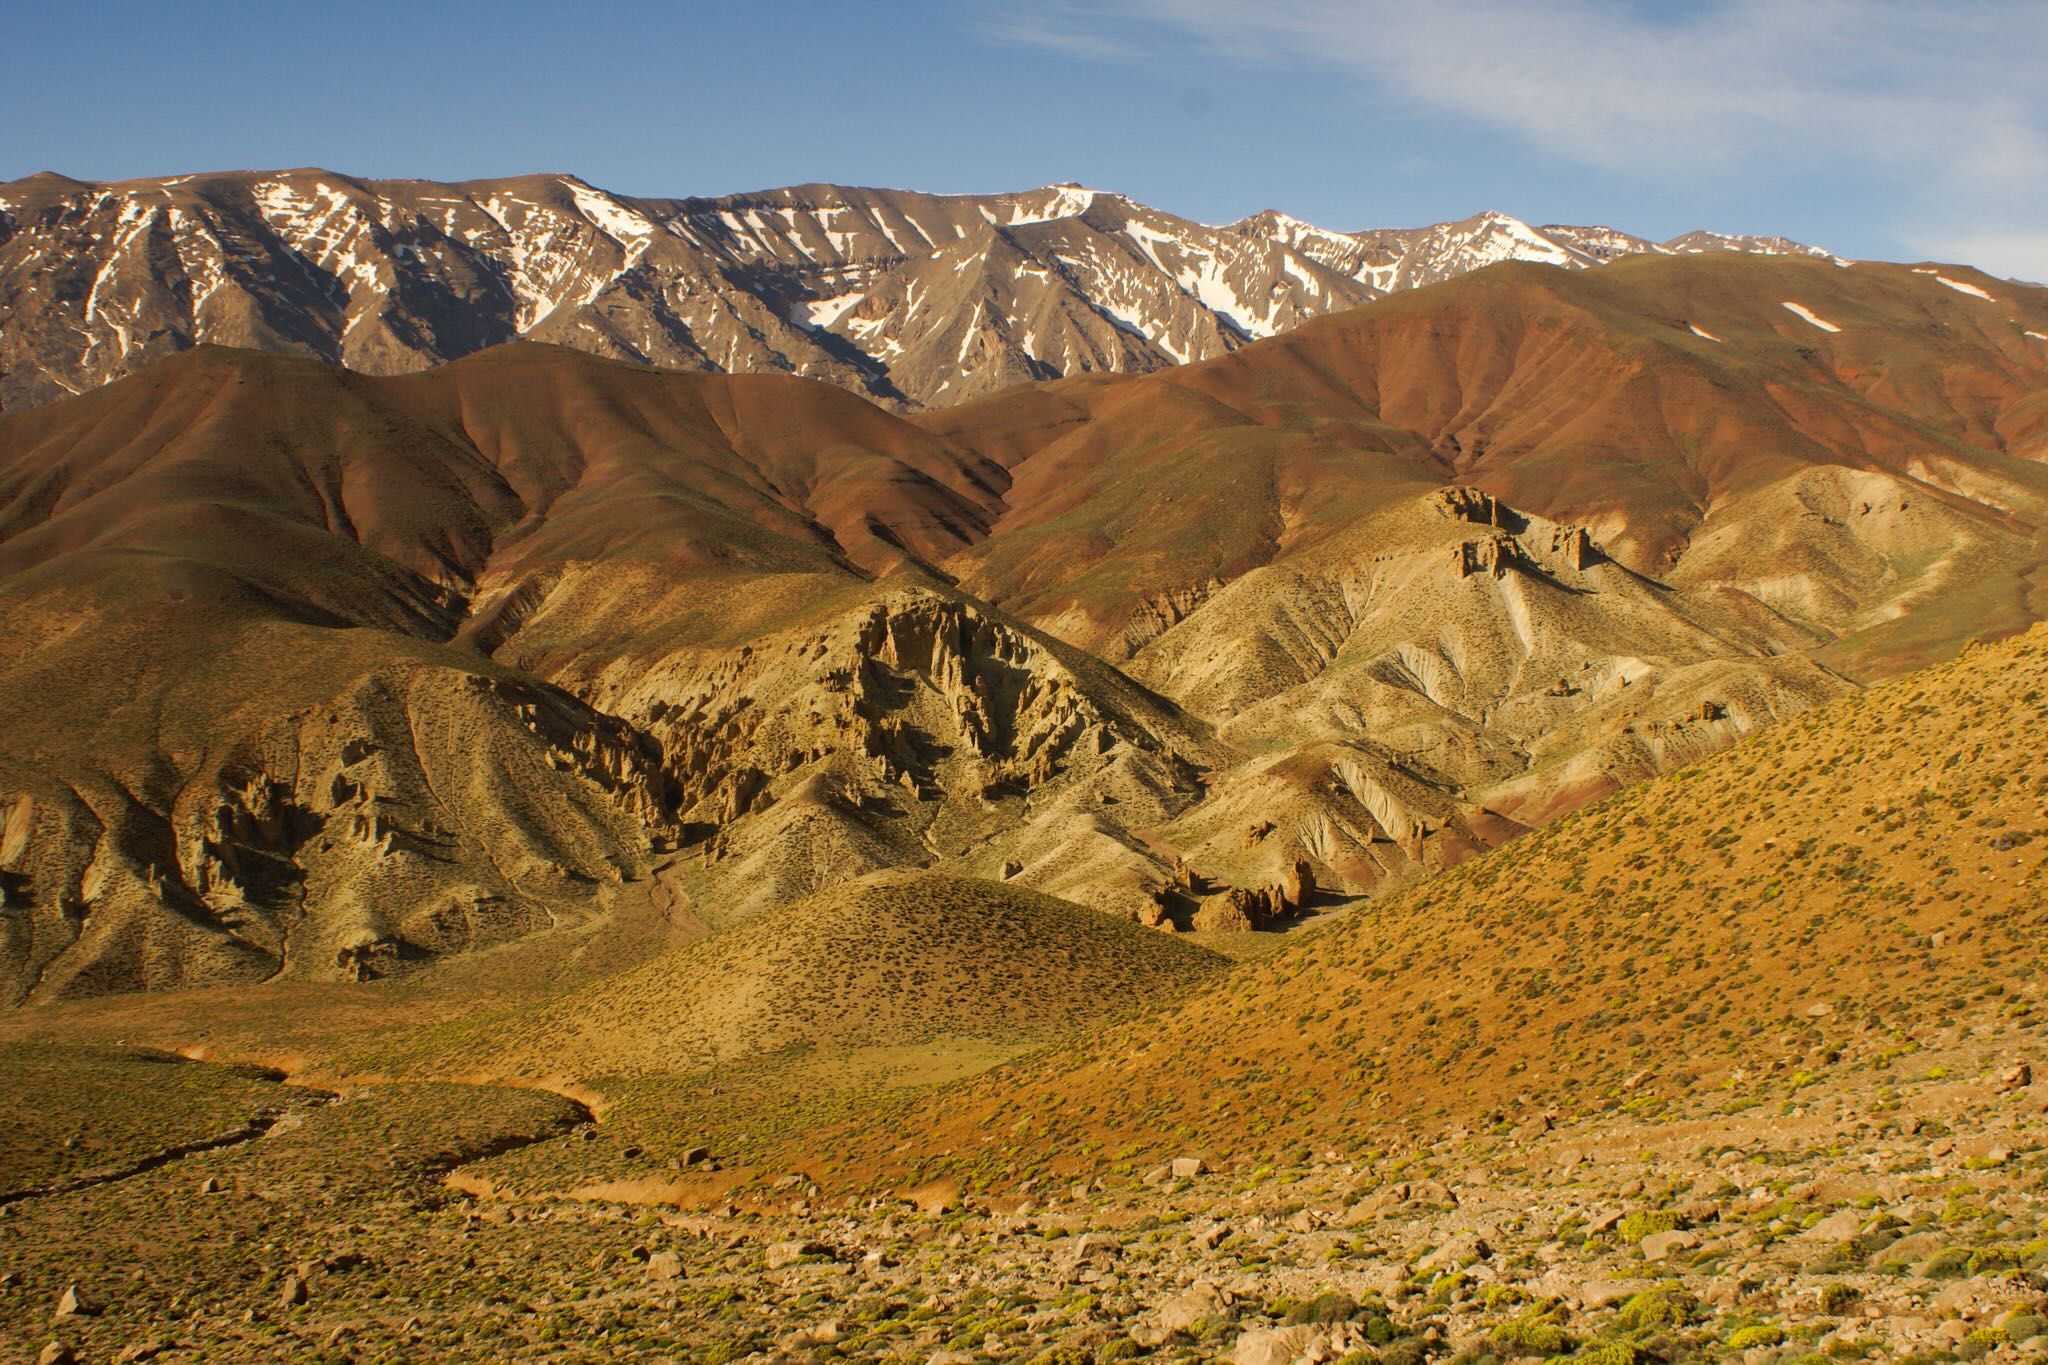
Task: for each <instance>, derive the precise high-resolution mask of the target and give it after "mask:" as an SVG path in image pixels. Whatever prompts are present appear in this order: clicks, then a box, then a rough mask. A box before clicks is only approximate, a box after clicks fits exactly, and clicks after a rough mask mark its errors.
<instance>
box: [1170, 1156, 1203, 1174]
mask: <svg viewBox="0 0 2048 1365" xmlns="http://www.w3.org/2000/svg"><path fill="white" fill-rule="evenodd" d="M1208 1169H1209V1167H1208V1166H1207V1165H1206V1164H1205V1163H1204V1162H1203V1161H1202V1158H1200V1157H1198V1156H1177V1157H1175V1158H1174V1159H1173V1178H1174V1179H1175V1180H1193V1179H1194V1178H1195V1177H1196V1176H1198V1175H1202V1174H1204V1173H1205V1172H1207V1171H1208Z"/></svg>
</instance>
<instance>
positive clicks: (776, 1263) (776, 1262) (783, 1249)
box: [768, 1241, 832, 1270]
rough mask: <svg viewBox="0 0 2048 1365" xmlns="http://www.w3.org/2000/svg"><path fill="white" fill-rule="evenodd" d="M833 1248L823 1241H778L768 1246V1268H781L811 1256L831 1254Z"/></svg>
mask: <svg viewBox="0 0 2048 1365" xmlns="http://www.w3.org/2000/svg"><path fill="white" fill-rule="evenodd" d="M831 1254H832V1248H831V1247H828V1246H826V1245H825V1244H824V1243H823V1242H810V1241H804V1242H776V1243H774V1244H773V1245H771V1246H770V1247H769V1248H768V1268H769V1269H770V1270H781V1269H784V1268H785V1267H788V1266H793V1265H795V1264H796V1263H797V1262H798V1261H801V1260H803V1259H804V1258H806V1257H809V1256H830V1255H831Z"/></svg>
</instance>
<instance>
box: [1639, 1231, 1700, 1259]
mask: <svg viewBox="0 0 2048 1365" xmlns="http://www.w3.org/2000/svg"><path fill="white" fill-rule="evenodd" d="M1699 1244H1700V1239H1699V1236H1698V1234H1697V1233H1691V1232H1687V1231H1686V1230H1685V1229H1684V1228H1674V1229H1672V1230H1671V1231H1670V1232H1653V1233H1651V1234H1650V1235H1649V1236H1647V1237H1645V1238H1643V1240H1642V1243H1641V1246H1642V1250H1643V1259H1644V1260H1646V1261H1662V1260H1665V1259H1667V1258H1668V1257H1669V1256H1670V1255H1671V1254H1672V1253H1673V1252H1675V1251H1691V1250H1693V1249H1694V1248H1695V1247H1697V1246H1698V1245H1699Z"/></svg>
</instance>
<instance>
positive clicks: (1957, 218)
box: [1012, 0, 2048, 259]
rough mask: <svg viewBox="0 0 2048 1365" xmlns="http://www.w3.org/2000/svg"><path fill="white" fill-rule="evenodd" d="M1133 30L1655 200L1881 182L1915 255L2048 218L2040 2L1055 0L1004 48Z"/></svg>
mask: <svg viewBox="0 0 2048 1365" xmlns="http://www.w3.org/2000/svg"><path fill="white" fill-rule="evenodd" d="M1134 24H1136V25H1137V26H1139V27H1142V28H1148V29H1150V30H1151V32H1152V33H1153V34H1154V35H1155V37H1156V36H1158V35H1162V34H1163V35H1178V37H1179V38H1180V40H1181V41H1182V42H1183V43H1189V42H1191V43H1193V44H1196V45H1198V46H1200V47H1202V48H1205V49H1207V50H1208V51H1209V53H1210V54H1211V55H1212V56H1214V57H1217V58H1219V59H1229V60H1238V61H1256V62H1261V63H1276V64H1280V65H1283V66H1285V65H1301V66H1312V67H1321V68H1326V69H1332V70H1336V71H1339V72H1343V73H1349V74H1352V75H1356V76H1357V77H1358V78H1359V79H1360V82H1361V84H1362V86H1364V87H1365V88H1368V89H1370V90H1371V91H1373V92H1374V93H1376V94H1377V95H1378V96H1380V97H1382V98H1391V99H1393V100H1395V101H1397V102H1398V103H1400V104H1401V105H1403V106H1404V107H1409V108H1413V109H1416V110H1418V111H1427V112H1435V113H1440V114H1446V115H1451V116H1454V117H1457V118H1459V119H1461V120H1465V121H1468V122H1470V123H1473V124H1477V125H1481V126H1486V127H1491V128H1494V129H1497V130H1500V131H1504V132H1506V133H1509V134H1511V135H1513V136H1516V137H1519V138H1521V139H1523V140H1525V141H1527V142H1528V143H1529V144H1531V145H1533V146H1535V147H1538V148H1540V149H1542V150H1543V151H1544V152H1546V153H1548V154H1550V155H1555V156H1560V157H1564V158H1568V159H1572V160H1576V161H1579V162H1581V163H1583V164H1587V165H1591V166H1595V167H1598V168H1600V169H1602V170H1605V171H1608V172H1612V173H1618V174H1622V175H1626V176H1629V177H1633V178H1637V179H1640V180H1642V181H1643V182H1645V183H1646V184H1648V185H1653V186H1654V185H1655V184H1658V183H1671V182H1673V181H1678V180H1685V179H1692V178H1696V177H1703V176H1704V177H1729V178H1731V179H1732V178H1735V177H1746V176H1754V175H1759V174H1770V175H1782V174H1785V173H1788V172H1790V173H1793V174H1797V173H1799V172H1801V171H1810V172H1825V173H1827V174H1829V175H1841V174H1843V173H1847V174H1850V175H1854V176H1858V177H1866V178H1873V179H1875V180H1877V181H1880V182H1882V183H1885V184H1887V185H1892V186H1896V187H1897V188H1898V190H1899V194H1900V199H1899V203H1900V210H1901V217H1902V219H1903V220H1905V221H1902V222H1900V223H1898V224H1896V225H1894V226H1895V229H1896V231H1897V232H1898V233H1899V235H1900V236H1901V237H1902V239H1904V238H1910V239H1913V240H1918V241H1928V240H1933V241H1954V242H1956V243H1958V244H1964V243H1968V242H1971V241H1978V242H1990V241H1992V240H1994V239H1995V238H1997V237H1998V236H1999V235H2000V234H2004V233H2007V232H2008V231H2011V232H2018V231H2019V230H2020V229H2021V228H2022V227H2023V226H2024V225H2026V224H2027V222H2028V221H2029V220H2031V222H2035V223H2038V222H2041V221H2044V218H2043V216H2042V215H2039V214H2037V213H2036V212H2035V210H2037V209H2044V208H2048V189H2044V186H2048V96H2044V93H2043V90H2044V84H2043V82H2042V81H2041V79H2040V73H2041V70H2042V69H2043V63H2042V61H2041V60H2040V59H2041V58H2043V57H2048V4H2041V3H2039V0H1952V2H1951V3H1945V4H1928V3H1925V0H1794V2H1789V3H1788V0H1706V2H1705V3H1702V4H1699V5H1695V6H1691V7H1689V8H1687V9H1686V10H1684V11H1683V12H1681V13H1680V14H1678V15H1677V17H1673V15H1672V11H1671V10H1670V8H1669V7H1668V6H1667V7H1665V8H1664V9H1663V10H1662V11H1656V10H1655V9H1654V7H1652V6H1648V5H1645V4H1642V3H1626V2H1625V0H1549V3H1544V4H1531V3H1528V2H1527V0H1431V2H1430V3H1426V4H1418V3H1415V0H1258V3H1255V4H1248V3H1245V0H1121V2H1120V3H1116V4H1114V5H1111V4H1108V3H1096V2H1091V0H1063V2H1062V0H1051V2H1050V3H1044V4H1041V5H1039V6H1036V7H1034V12H1033V19H1032V21H1031V26H1030V28H1029V29H1019V30H1017V31H1016V32H1015V33H1014V34H1013V35H1012V36H1013V37H1014V38H1015V39H1016V40H1018V41H1041V42H1044V43H1047V44H1050V43H1051V42H1053V41H1064V42H1067V43H1069V44H1073V43H1079V42H1082V41H1097V42H1101V43H1104V44H1107V45H1112V46H1117V47H1127V46H1130V45H1131V37H1130V35H1131V33H1132V32H1133V25H1134ZM1033 33H1036V34H1037V35H1039V37H1038V38H1037V39H1034V38H1033V37H1032V34H1033ZM1056 36H1057V37H1056ZM1987 259H1988V258H1987Z"/></svg>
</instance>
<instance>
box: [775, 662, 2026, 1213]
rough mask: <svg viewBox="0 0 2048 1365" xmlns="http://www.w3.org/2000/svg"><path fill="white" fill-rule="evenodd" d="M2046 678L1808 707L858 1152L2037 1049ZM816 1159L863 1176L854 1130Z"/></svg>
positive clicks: (1430, 1118)
mask: <svg viewBox="0 0 2048 1365" xmlns="http://www.w3.org/2000/svg"><path fill="white" fill-rule="evenodd" d="M2044 682H2048V625H2037V626H2035V627H2034V628H2033V629H2032V630H2030V631H2029V632H2027V633H2026V634H2025V635H2023V636H2019V637H2016V638H2013V639H2010V640H2007V641H2005V642H2002V643H2000V644H1996V645H1980V646H1976V647H1974V648H1972V649H1970V650H1968V651H1966V652H1965V653H1964V654H1963V655H1962V656H1961V657H1960V658H1958V659H1957V660H1955V661H1954V662H1952V663H1949V664H1946V665H1942V666H1940V667H1937V668H1934V669H1930V670H1926V671H1924V672H1921V673H1916V674H1912V675H1909V676H1907V677H1905V678H1901V679H1898V680H1896V681H1893V682H1889V683H1885V684H1882V685H1880V686H1878V687H1875V688H1872V689H1870V690H1869V691H1867V692H1864V693H1860V694H1858V695H1855V696H1851V697H1845V698H1843V699H1841V700H1839V701H1836V702H1834V703H1832V704H1830V705H1828V706H1826V707H1822V708H1819V709H1816V710H1813V711H1810V712H1808V713H1807V714H1805V715H1802V716H1800V717H1798V718H1797V719H1794V720H1790V721H1786V722H1784V723H1781V724H1779V725H1777V726H1774V727H1773V728H1771V729H1770V730H1768V731H1765V732H1764V733H1762V734H1761V735H1759V736H1757V737H1756V738H1754V739H1752V740H1751V741H1749V742H1748V743H1746V744H1744V745H1742V746H1740V747H1739V748H1735V749H1732V750H1729V751H1727V752H1723V753H1720V754H1717V755H1714V756H1713V757H1711V758H1708V759H1706V760H1704V761H1702V762H1700V763H1697V764H1694V765H1692V766H1689V767H1686V768H1684V769H1682V770H1680V771H1677V772H1674V773H1670V774H1667V775H1665V776H1663V777H1661V778H1658V779H1655V780H1653V781H1649V782H1645V783H1642V784H1640V785H1638V786H1635V787H1633V788H1631V789H1630V790H1628V791H1626V792H1623V793H1621V794H1620V795H1618V796H1615V797H1613V798H1610V799H1609V800H1607V801H1605V802H1603V803H1601V804H1599V805H1598V806H1595V807H1593V808H1590V809H1587V810H1583V811H1580V812H1579V813H1577V814H1575V815H1573V816H1571V817H1569V818H1567V819H1564V820H1561V821H1559V822H1558V823H1556V824H1554V825H1552V826H1550V827H1549V828H1547V829H1544V830H1542V831H1539V832H1537V833H1535V834H1532V835H1530V836H1528V837H1527V838H1525V839H1522V840H1520V841H1518V842H1516V843H1515V844H1512V845H1510V846H1509V847H1507V848H1504V849H1501V850H1497V851H1496V852H1494V853H1492V854H1489V855H1488V856H1486V857H1484V858H1481V859H1477V860H1474V861H1472V862H1469V863H1467V864H1465V865H1464V866H1462V867H1460V868H1458V869H1457V870H1455V871H1453V872H1450V873H1447V874H1445V875H1443V876H1441V877H1438V878H1435V879H1433V880H1431V881H1429V882H1427V883H1424V884H1422V885H1420V886H1417V887H1413V888H1410V889H1407V890H1404V891H1401V892H1398V893H1396V894H1393V895H1390V896H1387V897H1384V898H1382V899H1379V900H1376V901H1374V902H1373V903H1371V904H1370V905H1369V906H1368V907H1366V908H1364V909H1361V910H1359V911H1357V912H1355V913H1354V914H1352V915H1350V916H1349V917H1348V918H1346V919H1345V920H1344V921H1343V922H1341V923H1340V924H1337V925H1335V926H1334V927H1332V928H1330V929H1328V930H1326V931H1324V932H1321V933H1317V934H1314V935H1313V936H1310V937H1309V938H1307V939H1306V940H1305V941H1304V942H1302V943H1301V944H1300V945H1299V946H1298V947H1295V948H1292V949H1290V950H1286V951H1283V952H1281V953H1278V954H1276V955H1274V956H1273V957H1270V958H1268V959H1266V960H1264V961H1261V962H1257V963H1253V964H1249V965H1246V966H1243V967H1240V968H1238V969H1237V971H1236V973H1235V975H1234V976H1233V977H1232V978H1229V979H1227V980H1225V981H1223V982H1220V983H1218V984H1217V986H1216V987H1214V988H1212V989H1207V990H1204V991H1202V992H1200V993H1199V994H1197V995H1194V996H1191V997H1189V999H1188V1000H1187V1001H1186V1002H1185V1003H1184V1004H1183V1005H1181V1006H1180V1007H1179V1008H1178V1009H1176V1010H1173V1011H1171V1012H1169V1013H1167V1014H1164V1015H1161V1016H1156V1017H1147V1018H1144V1019H1141V1020H1139V1021H1136V1022H1134V1023H1132V1024H1129V1025H1127V1026H1120V1027H1119V1028H1118V1029H1116V1030H1112V1031H1108V1032H1105V1033H1103V1034H1100V1035H1098V1036H1096V1037H1094V1038H1091V1039H1089V1040H1086V1041H1084V1042H1082V1043H1079V1044H1076V1045H1075V1046H1074V1047H1073V1048H1072V1049H1071V1050H1059V1051H1055V1052H1053V1053H1049V1054H1047V1055H1046V1056H1044V1057H1042V1058H1039V1059H1034V1060H1032V1061H1030V1062H1026V1063H1020V1064H1018V1065H1017V1066H1015V1067H1012V1068H1007V1069H1001V1070H998V1071H995V1072H992V1073H990V1074H989V1075H988V1076H987V1077H986V1078H983V1079H982V1080H979V1081H976V1082H974V1083H973V1084H972V1085H971V1086H970V1087H968V1088H966V1089H965V1090H962V1089H954V1090H951V1091H947V1092H945V1093H944V1094H943V1095H942V1096H940V1097H938V1098H936V1099H935V1100H934V1101H933V1102H932V1103H930V1104H929V1105H927V1106H926V1107H925V1108H924V1109H923V1110H922V1111H921V1112H917V1113H913V1114H910V1115H907V1116H902V1117H900V1118H898V1119H895V1120H892V1123H891V1125H889V1126H888V1127H886V1128H880V1129H877V1130H875V1131H871V1132H869V1133H867V1134H866V1135H865V1136H864V1137H863V1138H862V1139H861V1140H862V1141H865V1142H867V1143H868V1144H870V1145H869V1146H868V1148H867V1149H866V1153H865V1155H866V1157H867V1159H868V1160H870V1161H873V1160H878V1159H885V1158H886V1156H887V1154H889V1153H890V1152H892V1151H893V1150H894V1149H895V1142H896V1139H895V1138H894V1136H893V1134H894V1133H895V1132H896V1131H899V1126H898V1125H900V1130H907V1131H914V1132H920V1133H925V1134H928V1135H929V1136H928V1138H927V1139H926V1141H925V1142H924V1143H923V1144H922V1148H921V1150H922V1151H924V1152H927V1153H928V1152H932V1151H949V1152H950V1153H951V1154H952V1159H951V1161H950V1162H947V1163H939V1162H936V1161H934V1162H930V1163H928V1165H929V1166H932V1167H935V1166H937V1165H939V1164H949V1165H951V1166H952V1167H953V1168H954V1169H955V1170H956V1171H957V1172H960V1173H966V1172H973V1173H975V1174H976V1175H977V1176H978V1177H979V1178H980V1179H983V1180H988V1181H990V1182H991V1183H993V1182H994V1180H995V1177H996V1173H997V1172H1015V1171H1018V1170H1035V1169H1043V1165H1042V1163H1046V1162H1048V1161H1051V1160H1052V1159H1054V1158H1055V1156H1056V1155H1059V1154H1072V1153H1075V1152H1083V1151H1093V1150H1096V1149H1097V1148H1098V1146H1099V1145H1100V1144H1103V1143H1105V1142H1114V1143H1116V1144H1118V1145H1119V1147H1120V1150H1121V1152H1122V1155H1123V1156H1124V1157H1125V1158H1127V1159H1130V1160H1133V1161H1142V1160H1144V1159H1146V1158H1147V1157H1148V1156H1149V1157H1150V1158H1151V1159H1153V1160H1163V1159H1165V1158H1166V1157H1170V1156H1173V1155H1175V1154H1179V1153H1184V1152H1187V1151H1196V1152H1200V1153H1204V1154H1206V1155H1207V1156H1208V1157H1209V1158H1210V1160H1211V1161H1212V1162H1214V1161H1221V1160H1223V1159H1225V1158H1228V1157H1231V1156H1234V1155H1238V1154H1241V1153H1243V1152H1244V1151H1245V1150H1246V1149H1247V1148H1250V1149H1253V1150H1259V1149H1270V1148H1272V1147H1274V1146H1276V1145H1280V1144H1289V1143H1297V1142H1298V1143H1301V1144H1304V1146H1303V1150H1311V1149H1313V1150H1321V1149H1323V1148H1326V1147H1336V1148H1340V1149H1343V1150H1360V1149H1366V1148H1372V1147H1376V1146H1378V1145H1379V1137H1380V1135H1382V1134H1384V1133H1386V1132H1388V1131H1392V1130H1397V1129H1398V1130H1402V1131H1406V1132H1409V1133H1416V1132H1426V1131H1430V1130H1432V1129H1434V1130H1435V1131H1437V1132H1440V1133H1441V1132H1447V1131H1449V1130H1452V1129H1458V1130H1462V1131H1463V1132H1465V1133H1468V1134H1469V1133H1470V1132H1473V1131H1482V1132H1483V1131H1486V1130H1488V1129H1493V1130H1495V1131H1497V1132H1505V1131H1506V1130H1507V1129H1508V1128H1510V1127H1518V1126H1521V1127H1523V1128H1524V1134H1523V1135H1524V1136H1527V1135H1528V1134H1531V1133H1541V1132H1543V1131H1546V1130H1547V1129H1548V1127H1549V1126H1550V1125H1551V1124H1553V1123H1555V1122H1558V1121H1562V1120H1564V1119H1568V1118H1573V1119H1583V1118H1587V1117H1590V1116H1595V1115H1598V1114H1601V1113H1603V1112H1611V1111H1615V1110H1617V1109H1620V1110H1626V1111H1629V1112H1645V1113H1651V1114H1654V1113H1656V1112H1657V1111H1658V1110H1659V1109H1660V1108H1662V1107H1663V1106H1664V1105H1666V1104H1669V1103H1673V1102H1677V1101H1681V1100H1683V1099H1685V1098H1687V1097H1690V1096H1692V1095H1695V1094H1700V1093H1711V1092H1714V1091H1719V1092H1721V1093H1722V1094H1723V1095H1724V1096H1726V1098H1727V1102H1728V1107H1729V1109H1730V1110H1731V1111H1735V1112H1739V1111H1740V1110H1741V1109H1742V1108H1744V1107H1746V1106H1745V1104H1744V1100H1745V1097H1749V1096H1756V1097H1758V1099H1760V1098H1761V1097H1762V1096H1764V1095H1766V1094H1771V1093H1774V1091H1775V1088H1776V1086H1777V1085H1778V1078H1782V1077H1784V1076H1787V1075H1789V1074H1790V1073H1792V1072H1794V1071H1798V1072H1800V1073H1801V1075H1803V1076H1805V1078H1806V1079H1805V1080H1804V1081H1801V1080H1800V1079H1799V1078H1798V1077H1793V1079H1792V1089H1793V1090H1794V1091H1796V1090H1797V1089H1798V1088H1799V1087H1800V1086H1801V1085H1802V1084H1812V1083H1814V1081H1815V1080H1816V1078H1818V1077H1820V1076H1825V1075H1827V1074H1828V1073H1829V1070H1830V1068H1833V1067H1835V1066H1837V1065H1839V1064H1844V1063H1846V1062H1847V1061H1850V1060H1856V1061H1861V1062H1863V1063H1864V1064H1866V1065H1867V1064H1869V1063H1870V1062H1872V1061H1873V1060H1875V1059H1877V1057H1878V1054H1879V1053H1880V1052H1881V1051H1882V1050H1883V1049H1885V1048H1886V1047H1887V1046H1897V1045H1900V1044H1902V1043H1904V1044H1905V1050H1907V1051H1910V1050H1911V1046H1912V1045H1911V1043H1910V1042H1908V1041H1907V1040H1910V1039H1915V1038H1925V1037H1931V1036H1933V1035H1934V1034H1935V1033H1937V1032H1939V1031H1940V1030H1942V1029H1944V1028H1950V1029H1952V1028H1953V1026H1954V1025H1955V1024H1956V1023H1957V1021H1958V1020H1959V1019H1962V1018H1964V1017H1969V1018H1971V1019H1973V1020H1985V1021H1989V1022H1987V1023H1986V1027H1985V1031H1986V1032H1987V1033H1988V1032H1990V1031H1991V1029H1992V1028H1993V1027H2023V1028H2038V1026H2039V1019H2038V1017H2037V1016H2038V1011H2039V1010H2040V1008H2041V1003H2042V1002H2041V991H2042V983H2041V981H2040V980H2039V976H2038V969H2037V967H2036V966H2035V965H2034V964H2033V963H2032V962H2031V960H2030V956H2029V951H2028V945H2029V944H2031V943H2032V942H2033V941H2034V940H2035V939H2036V938H2037V937H2038V935H2039V934H2040V933H2041V931H2042V929H2043V927H2044V924H2048V751H2044V749H2043V747H2042V745H2041V743H2040V737H2041V721H2042V715H2043V711H2042V703H2043V697H2044V690H2043V689H2044ZM1951 1036H1953V1034H1952V1035H1951ZM1894 1055H1898V1054H1896V1053H1895V1054H1894ZM1879 1064H1880V1065H1881V1064H1882V1062H1879ZM1749 1102H1750V1103H1755V1102H1758V1100H1751V1101H1749ZM797 1145H798V1146H800V1147H801V1146H803V1145H804V1144H802V1143H799V1144H797ZM817 1150H818V1151H820V1152H824V1151H829V1152H830V1153H832V1155H833V1157H834V1158H835V1160H836V1161H838V1162H841V1163H845V1164H848V1165H851V1166H853V1167H854V1168H858V1167H859V1164H860V1154H857V1153H855V1152H854V1151H853V1149H852V1148H851V1147H850V1146H849V1144H848V1142H847V1140H846V1135H845V1134H830V1135H827V1136H825V1137H823V1138H822V1139H820V1141H819V1143H818V1147H817ZM1055 1169H1056V1168H1055ZM925 1173H927V1174H928V1173H929V1170H927V1171H926V1172H925Z"/></svg>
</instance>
